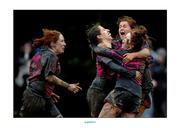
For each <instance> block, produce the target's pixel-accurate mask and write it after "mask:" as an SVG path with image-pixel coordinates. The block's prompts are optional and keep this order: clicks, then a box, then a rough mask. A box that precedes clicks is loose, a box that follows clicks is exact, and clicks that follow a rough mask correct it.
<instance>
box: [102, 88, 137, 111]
mask: <svg viewBox="0 0 180 128" xmlns="http://www.w3.org/2000/svg"><path fill="white" fill-rule="evenodd" d="M105 102H109V103H111V104H112V105H114V106H118V107H119V108H121V109H122V111H123V112H128V113H132V112H138V108H139V106H140V104H141V99H140V98H139V97H138V96H136V95H133V94H132V93H131V92H129V91H127V90H125V89H123V88H116V89H113V90H112V91H111V92H110V93H109V94H108V96H107V97H106V98H105Z"/></svg>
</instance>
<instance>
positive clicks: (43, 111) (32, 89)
mask: <svg viewBox="0 0 180 128" xmlns="http://www.w3.org/2000/svg"><path fill="white" fill-rule="evenodd" d="M32 46H33V48H40V50H39V51H38V52H36V54H35V55H34V56H33V57H32V59H31V64H30V69H29V77H28V85H27V88H26V90H25V91H24V94H23V99H22V100H23V105H22V107H21V111H20V116H22V117H62V115H61V113H60V111H59V110H58V109H57V107H56V106H55V104H54V102H57V100H58V99H59V96H58V95H56V94H55V93H53V90H54V88H55V86H61V87H64V88H66V89H67V90H69V91H71V92H73V93H77V92H79V91H80V90H82V89H81V87H79V86H78V85H79V83H75V84H69V83H67V82H65V81H63V80H61V79H60V78H58V76H59V74H60V71H61V68H60V62H59V59H58V56H57V55H59V54H62V53H64V49H65V46H66V43H65V40H64V37H63V35H62V33H60V32H59V31H57V30H48V29H43V37H42V38H38V39H34V41H33V44H32Z"/></svg>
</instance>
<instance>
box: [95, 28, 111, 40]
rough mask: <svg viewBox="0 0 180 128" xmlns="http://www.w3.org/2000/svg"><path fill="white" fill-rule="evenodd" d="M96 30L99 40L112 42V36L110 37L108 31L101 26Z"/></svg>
mask: <svg viewBox="0 0 180 128" xmlns="http://www.w3.org/2000/svg"><path fill="white" fill-rule="evenodd" d="M98 28H99V30H100V35H98V38H99V39H100V40H107V41H112V36H111V33H110V31H109V29H105V28H104V27H102V26H98Z"/></svg>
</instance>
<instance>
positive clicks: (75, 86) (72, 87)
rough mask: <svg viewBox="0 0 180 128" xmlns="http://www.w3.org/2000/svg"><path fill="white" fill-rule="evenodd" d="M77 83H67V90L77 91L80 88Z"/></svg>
mask: <svg viewBox="0 0 180 128" xmlns="http://www.w3.org/2000/svg"><path fill="white" fill-rule="evenodd" d="M78 85H79V83H75V84H69V87H68V90H69V91H71V92H73V93H77V92H79V91H81V90H82V88H81V87H80V86H78Z"/></svg>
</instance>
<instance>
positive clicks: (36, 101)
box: [19, 88, 62, 117]
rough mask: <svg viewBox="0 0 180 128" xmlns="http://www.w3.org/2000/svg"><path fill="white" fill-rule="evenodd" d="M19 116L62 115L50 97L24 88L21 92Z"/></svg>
mask: <svg viewBox="0 0 180 128" xmlns="http://www.w3.org/2000/svg"><path fill="white" fill-rule="evenodd" d="M19 114H20V116H21V117H62V115H61V113H60V111H59V110H58V108H57V107H56V105H55V104H54V103H53V101H52V99H51V98H44V97H42V96H39V95H37V94H35V93H33V92H32V91H31V90H30V89H28V88H27V89H26V90H25V91H24V94H23V106H22V107H21V110H20V113H19Z"/></svg>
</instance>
